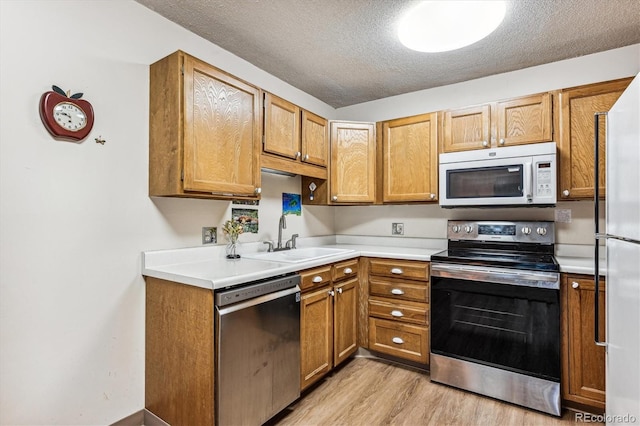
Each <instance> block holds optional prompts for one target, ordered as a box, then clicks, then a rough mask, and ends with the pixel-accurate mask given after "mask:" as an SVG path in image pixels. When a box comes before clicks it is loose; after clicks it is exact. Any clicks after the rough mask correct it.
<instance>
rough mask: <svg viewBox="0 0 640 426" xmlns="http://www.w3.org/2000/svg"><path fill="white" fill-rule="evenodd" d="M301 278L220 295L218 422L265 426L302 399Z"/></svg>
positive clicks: (260, 283) (286, 278)
mask: <svg viewBox="0 0 640 426" xmlns="http://www.w3.org/2000/svg"><path fill="white" fill-rule="evenodd" d="M299 284H300V276H299V275H297V274H291V275H284V276H279V277H274V278H270V279H266V280H262V281H258V282H252V283H249V284H247V285H243V286H239V287H233V288H229V289H224V290H221V291H218V292H216V293H215V305H216V306H215V307H216V318H215V324H216V325H215V333H216V336H215V345H216V347H215V353H216V373H215V376H216V377H215V383H216V391H215V400H216V423H217V424H218V425H220V426H227V425H260V424H262V423H264V422H266V421H267V420H269V419H270V418H271V417H273V416H274V415H276V414H277V413H278V412H280V411H281V410H282V409H284V408H286V407H287V406H288V405H289V404H290V403H292V402H293V401H295V400H296V399H297V398H298V397H299V396H300V287H299V286H298V285H299Z"/></svg>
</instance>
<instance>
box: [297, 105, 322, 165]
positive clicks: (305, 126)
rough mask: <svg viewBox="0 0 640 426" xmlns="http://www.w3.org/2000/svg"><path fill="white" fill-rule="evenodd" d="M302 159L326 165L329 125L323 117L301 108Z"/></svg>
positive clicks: (306, 161)
mask: <svg viewBox="0 0 640 426" xmlns="http://www.w3.org/2000/svg"><path fill="white" fill-rule="evenodd" d="M301 143H302V150H301V151H302V161H304V162H305V163H309V164H315V165H316V166H322V167H327V155H328V152H329V125H328V123H327V120H326V119H325V118H322V117H320V116H319V115H315V114H313V113H310V112H309V111H305V110H302V141H301Z"/></svg>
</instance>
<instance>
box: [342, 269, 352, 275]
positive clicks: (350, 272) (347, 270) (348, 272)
mask: <svg viewBox="0 0 640 426" xmlns="http://www.w3.org/2000/svg"><path fill="white" fill-rule="evenodd" d="M344 273H345V274H352V273H353V269H351V268H344Z"/></svg>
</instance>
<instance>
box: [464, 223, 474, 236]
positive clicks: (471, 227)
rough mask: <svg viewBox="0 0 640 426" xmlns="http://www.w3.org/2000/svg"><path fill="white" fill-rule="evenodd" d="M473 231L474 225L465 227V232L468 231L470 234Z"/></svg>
mask: <svg viewBox="0 0 640 426" xmlns="http://www.w3.org/2000/svg"><path fill="white" fill-rule="evenodd" d="M471 231H473V226H471V225H467V226H465V227H464V232H466V233H467V234H470V233H471Z"/></svg>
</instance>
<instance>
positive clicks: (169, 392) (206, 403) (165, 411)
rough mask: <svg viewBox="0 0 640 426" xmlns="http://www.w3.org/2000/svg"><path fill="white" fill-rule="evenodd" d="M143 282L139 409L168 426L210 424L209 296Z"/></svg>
mask: <svg viewBox="0 0 640 426" xmlns="http://www.w3.org/2000/svg"><path fill="white" fill-rule="evenodd" d="M145 281H146V312H145V315H146V326H145V335H146V337H145V408H146V409H147V410H149V411H151V412H152V413H153V414H155V415H156V416H158V417H160V418H161V419H162V420H164V421H165V422H167V423H169V424H171V425H173V426H180V425H185V426H189V425H213V424H214V420H215V415H214V360H215V353H214V342H213V333H214V330H213V318H214V310H213V309H214V308H213V292H212V291H211V290H207V289H204V288H199V287H193V286H190V285H185V284H180V283H175V282H171V281H165V280H161V279H157V278H152V277H145Z"/></svg>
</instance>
